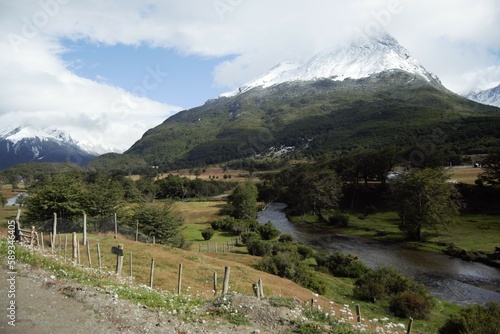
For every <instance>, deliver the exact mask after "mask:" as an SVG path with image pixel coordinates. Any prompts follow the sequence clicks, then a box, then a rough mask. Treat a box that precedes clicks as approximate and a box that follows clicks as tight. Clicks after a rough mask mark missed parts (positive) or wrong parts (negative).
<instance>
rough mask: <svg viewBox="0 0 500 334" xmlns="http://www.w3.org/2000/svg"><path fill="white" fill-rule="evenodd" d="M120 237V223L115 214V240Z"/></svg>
mask: <svg viewBox="0 0 500 334" xmlns="http://www.w3.org/2000/svg"><path fill="white" fill-rule="evenodd" d="M117 237H118V222H117V221H116V213H115V235H114V239H116V238H117Z"/></svg>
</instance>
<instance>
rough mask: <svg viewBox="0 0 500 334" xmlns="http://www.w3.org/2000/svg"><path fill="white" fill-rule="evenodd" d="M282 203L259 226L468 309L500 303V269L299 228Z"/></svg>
mask: <svg viewBox="0 0 500 334" xmlns="http://www.w3.org/2000/svg"><path fill="white" fill-rule="evenodd" d="M285 207H286V205H285V204H282V203H271V204H270V205H268V206H267V207H266V209H265V210H264V211H262V212H260V213H259V222H260V223H266V222H267V221H271V222H272V223H273V224H274V226H276V228H278V229H279V230H280V231H281V232H282V233H287V234H290V235H292V236H293V237H294V238H295V240H297V241H301V242H303V243H305V244H308V245H310V246H312V247H316V248H320V249H323V250H327V251H328V250H329V251H340V252H343V253H350V254H355V255H357V256H358V257H359V259H360V260H361V261H362V262H363V263H364V264H365V265H367V266H368V267H370V268H376V267H377V266H392V267H394V268H396V269H397V270H398V271H399V272H400V273H401V274H403V275H406V276H411V277H414V278H415V280H416V281H418V282H421V283H424V284H426V285H427V286H428V287H429V289H430V290H431V292H432V294H433V295H435V296H436V297H439V298H441V299H444V300H447V301H449V302H452V303H455V304H459V305H464V304H468V303H472V302H477V303H486V302H488V301H494V302H497V303H500V269H498V268H492V267H489V266H486V265H483V264H481V263H476V262H466V261H462V260H460V259H454V258H449V257H448V256H446V255H444V254H436V253H428V252H423V251H418V250H413V249H405V248H402V247H399V246H394V245H386V244H382V243H380V242H377V241H373V240H368V239H364V238H360V237H354V236H346V235H338V234H333V233H332V234H325V232H324V231H319V230H317V229H314V228H310V227H309V228H307V227H302V226H301V227H298V226H296V225H294V224H292V223H291V222H290V221H289V220H288V219H287V218H286V215H285V214H284V213H283V209H284V208H285Z"/></svg>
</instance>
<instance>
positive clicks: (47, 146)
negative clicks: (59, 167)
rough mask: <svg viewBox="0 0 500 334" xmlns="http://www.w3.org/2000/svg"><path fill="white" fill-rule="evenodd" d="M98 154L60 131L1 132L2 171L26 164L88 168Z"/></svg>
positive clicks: (32, 129) (8, 130) (5, 130)
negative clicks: (87, 165) (55, 163)
mask: <svg viewBox="0 0 500 334" xmlns="http://www.w3.org/2000/svg"><path fill="white" fill-rule="evenodd" d="M97 155H98V154H97V153H95V152H92V151H89V150H86V149H84V148H81V147H80V145H79V143H78V142H77V141H76V140H74V139H72V138H71V136H69V135H68V134H66V133H64V132H62V131H59V130H57V129H39V128H36V127H33V126H24V127H17V128H6V129H4V130H1V131H0V170H3V169H6V168H9V167H11V166H14V165H16V164H19V163H25V162H35V161H36V162H72V163H76V164H79V165H82V166H83V165H85V164H87V163H88V162H89V161H90V160H92V159H93V158H95V157H96V156H97Z"/></svg>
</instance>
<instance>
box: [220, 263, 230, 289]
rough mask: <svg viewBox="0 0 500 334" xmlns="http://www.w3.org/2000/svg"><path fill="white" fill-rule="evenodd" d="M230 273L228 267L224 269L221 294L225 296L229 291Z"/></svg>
mask: <svg viewBox="0 0 500 334" xmlns="http://www.w3.org/2000/svg"><path fill="white" fill-rule="evenodd" d="M230 271H231V268H230V267H225V268H224V282H223V285H222V294H223V295H225V294H227V292H228V291H229V273H230Z"/></svg>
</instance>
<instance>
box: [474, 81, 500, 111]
mask: <svg viewBox="0 0 500 334" xmlns="http://www.w3.org/2000/svg"><path fill="white" fill-rule="evenodd" d="M466 97H467V98H468V99H471V100H472V101H476V102H479V103H483V104H487V105H490V106H496V107H500V85H498V86H496V87H493V88H490V89H486V90H481V91H476V92H470V93H469V94H467V95H466Z"/></svg>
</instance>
